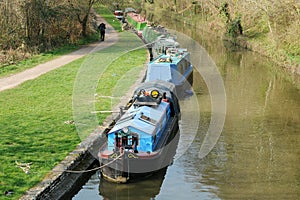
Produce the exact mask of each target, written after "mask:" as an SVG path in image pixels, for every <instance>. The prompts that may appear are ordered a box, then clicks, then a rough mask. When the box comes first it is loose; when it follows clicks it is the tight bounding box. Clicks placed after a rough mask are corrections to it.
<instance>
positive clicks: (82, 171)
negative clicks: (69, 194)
mask: <svg viewBox="0 0 300 200" xmlns="http://www.w3.org/2000/svg"><path fill="white" fill-rule="evenodd" d="M123 155H124V153H121V154H120V155H119V156H118V157H116V158H115V159H113V160H112V161H110V162H108V163H106V164H104V165H102V166H100V167H96V168H93V169H88V170H80V171H76V170H52V171H54V172H69V173H86V172H92V171H96V170H99V169H101V168H103V167H105V166H107V165H110V164H111V163H113V162H115V161H116V160H118V159H119V158H121V157H122V156H123Z"/></svg>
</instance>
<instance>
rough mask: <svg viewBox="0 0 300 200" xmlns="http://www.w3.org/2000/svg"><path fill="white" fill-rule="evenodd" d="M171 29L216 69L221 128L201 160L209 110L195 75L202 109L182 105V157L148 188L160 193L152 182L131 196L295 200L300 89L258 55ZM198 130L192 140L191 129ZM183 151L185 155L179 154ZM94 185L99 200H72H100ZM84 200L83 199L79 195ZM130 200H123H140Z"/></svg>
mask: <svg viewBox="0 0 300 200" xmlns="http://www.w3.org/2000/svg"><path fill="white" fill-rule="evenodd" d="M168 27H171V28H174V29H175V28H177V29H180V31H181V32H185V33H186V34H188V35H190V36H191V37H192V38H193V39H195V40H196V41H197V42H199V43H200V44H201V45H202V46H203V47H205V49H206V50H207V51H208V53H209V55H210V56H211V57H212V59H213V60H214V61H215V62H216V65H217V66H218V69H219V71H220V73H221V74H222V77H223V80H224V84H225V89H226V95H227V115H226V122H225V126H224V129H223V132H222V135H221V137H220V138H219V141H218V143H217V145H216V146H215V148H214V149H213V151H212V152H211V153H210V154H209V155H208V156H207V157H205V158H204V159H202V160H199V159H198V156H197V155H198V151H199V149H200V146H201V142H202V140H203V137H204V135H205V133H206V131H207V128H208V126H209V123H210V118H211V108H210V107H211V103H210V95H209V93H208V90H207V88H206V85H205V83H204V82H203V79H202V78H201V76H200V75H199V74H198V73H195V74H194V92H195V94H196V97H197V102H198V104H199V108H194V109H193V106H194V105H195V102H194V100H190V99H188V100H187V101H183V102H181V105H182V110H183V111H185V112H186V113H187V114H186V115H185V116H183V117H182V119H186V120H182V122H181V124H180V126H181V127H180V132H181V138H180V141H179V145H178V149H177V152H180V154H181V156H180V157H177V159H176V160H175V162H174V164H173V165H172V166H170V167H168V169H167V172H166V174H165V176H163V175H162V177H161V182H160V181H159V180H152V181H153V182H156V183H155V184H154V185H155V186H158V185H159V187H160V188H157V187H154V185H153V184H152V183H151V181H150V182H148V183H147V184H144V183H140V184H141V185H138V184H137V185H132V186H134V189H132V190H135V191H136V192H138V194H141V193H145V194H150V191H148V190H146V189H145V188H147V189H150V188H152V187H154V188H153V191H151V194H153V195H155V194H156V196H155V199H299V196H300V165H299V163H300V146H299V144H300V134H299V130H300V92H299V89H297V87H296V86H295V85H293V84H292V83H291V82H290V81H288V79H287V78H286V76H284V75H283V74H284V73H282V72H280V70H274V68H276V67H274V66H273V64H272V63H271V62H269V61H268V60H266V59H265V58H262V57H261V56H259V55H257V54H254V53H252V52H247V51H240V50H236V49H235V50H234V51H229V50H228V49H226V48H224V44H223V43H222V42H220V40H219V39H217V40H216V39H214V38H213V37H211V36H210V35H209V34H207V33H205V32H200V33H199V30H193V27H186V26H184V25H178V23H177V24H176V27H172V24H170V22H169V24H168ZM188 48H189V47H188ZM193 64H194V65H196V64H197V63H193ZM200 67H201V66H200ZM298 84H299V83H298ZM196 113H197V114H198V113H200V117H201V118H200V120H197V121H196V123H197V124H195V121H194V120H193V118H194V117H193V116H197V115H196ZM198 124H199V127H198V130H197V131H196V133H197V134H196V135H195V134H193V133H194V132H195V130H194V129H193V128H194V127H196V126H198ZM191 140H192V141H193V142H192V144H190V142H191ZM186 147H188V148H186ZM183 148H186V149H187V150H186V151H182V149H183ZM146 181H147V180H146ZM145 183H146V182H145ZM96 184H97V187H96V188H97V190H93V192H94V193H96V194H97V197H95V198H87V197H88V195H85V196H84V198H83V197H82V198H75V199H99V197H100V198H103V197H101V195H100V196H99V194H98V183H96ZM147 186H148V187H147ZM100 187H101V186H100ZM126 187H130V186H129V185H128V186H126ZM114 189H116V188H114ZM100 190H101V188H100ZM132 190H129V193H130V194H132V192H131V191H132ZM125 191H126V190H125ZM127 191H128V190H127ZM152 192H153V193H152ZM91 193H92V192H91ZM81 194H82V191H81V192H80V193H79V194H78V195H81ZM101 194H103V196H104V194H105V193H101ZM115 194H118V192H114V190H112V191H111V194H107V195H110V196H113V195H115ZM119 194H120V193H119ZM153 195H152V196H153ZM121 196H122V197H123V196H124V197H125V198H126V197H129V196H128V195H127V194H126V192H124V193H122V195H119V196H118V197H117V199H121ZM150 196H151V195H148V196H147V197H146V199H150V198H151V197H150ZM114 197H116V196H113V198H111V199H114ZM131 197H132V196H130V198H127V199H139V198H135V197H132V198H131ZM115 199H116V198H115Z"/></svg>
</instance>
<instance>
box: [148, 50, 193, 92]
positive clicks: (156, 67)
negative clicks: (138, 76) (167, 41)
mask: <svg viewBox="0 0 300 200" xmlns="http://www.w3.org/2000/svg"><path fill="white" fill-rule="evenodd" d="M155 80H163V81H167V82H171V83H173V84H174V85H175V86H176V89H177V91H178V93H181V92H184V91H185V90H187V89H189V88H190V86H191V85H192V84H193V66H192V64H191V62H190V53H189V52H188V51H187V49H184V48H167V47H165V48H164V49H162V53H161V54H160V55H159V56H158V57H156V58H155V59H153V60H152V61H151V62H149V63H148V66H147V75H146V80H145V82H148V81H155Z"/></svg>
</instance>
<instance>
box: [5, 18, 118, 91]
mask: <svg viewBox="0 0 300 200" xmlns="http://www.w3.org/2000/svg"><path fill="white" fill-rule="evenodd" d="M96 21H97V24H100V23H101V22H104V23H105V24H106V34H105V41H104V42H100V41H99V42H96V43H93V44H89V45H86V46H84V47H82V48H80V49H79V50H77V51H74V52H72V53H69V54H67V55H64V56H61V57H59V58H56V59H54V60H51V61H48V62H46V63H43V64H40V65H37V66H36V67H33V68H30V69H27V70H25V71H23V72H20V73H17V74H14V75H12V76H9V77H4V78H0V92H1V91H3V90H7V89H10V88H14V87H16V86H18V85H20V84H21V83H23V82H25V81H27V80H32V79H35V78H37V77H39V76H41V75H42V74H45V73H47V72H49V71H51V70H54V69H57V68H59V67H62V66H64V65H66V64H68V63H70V62H72V61H74V60H76V59H79V58H81V57H83V56H85V55H87V54H89V53H92V52H95V51H99V50H101V49H104V48H107V47H109V46H111V45H113V44H114V43H116V42H117V41H118V39H119V37H118V33H117V32H116V31H115V29H114V28H113V27H112V26H110V25H109V24H108V23H107V22H106V21H105V20H104V19H103V18H101V17H100V16H98V15H97V19H96Z"/></svg>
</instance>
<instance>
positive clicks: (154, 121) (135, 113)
mask: <svg viewBox="0 0 300 200" xmlns="http://www.w3.org/2000/svg"><path fill="white" fill-rule="evenodd" d="M175 98H176V97H175ZM132 99H133V101H131V102H132V103H131V105H130V106H129V108H128V109H127V110H126V112H125V113H124V115H122V117H121V118H120V119H119V120H118V121H117V123H116V125H115V126H114V127H113V129H112V130H111V131H110V132H109V133H108V135H107V136H108V149H107V150H109V151H114V150H117V151H131V152H135V153H138V152H145V153H151V152H153V151H155V150H156V149H159V148H160V141H161V139H162V138H163V137H164V132H165V130H166V127H167V125H168V123H169V121H170V118H171V117H172V116H174V115H175V114H176V113H177V114H178V112H179V108H175V107H174V106H176V107H178V102H177V100H175V101H174V100H173V99H172V95H171V93H170V92H166V91H159V90H157V89H150V90H149V89H141V88H139V90H137V91H136V92H135V93H134V95H133V97H132Z"/></svg>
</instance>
